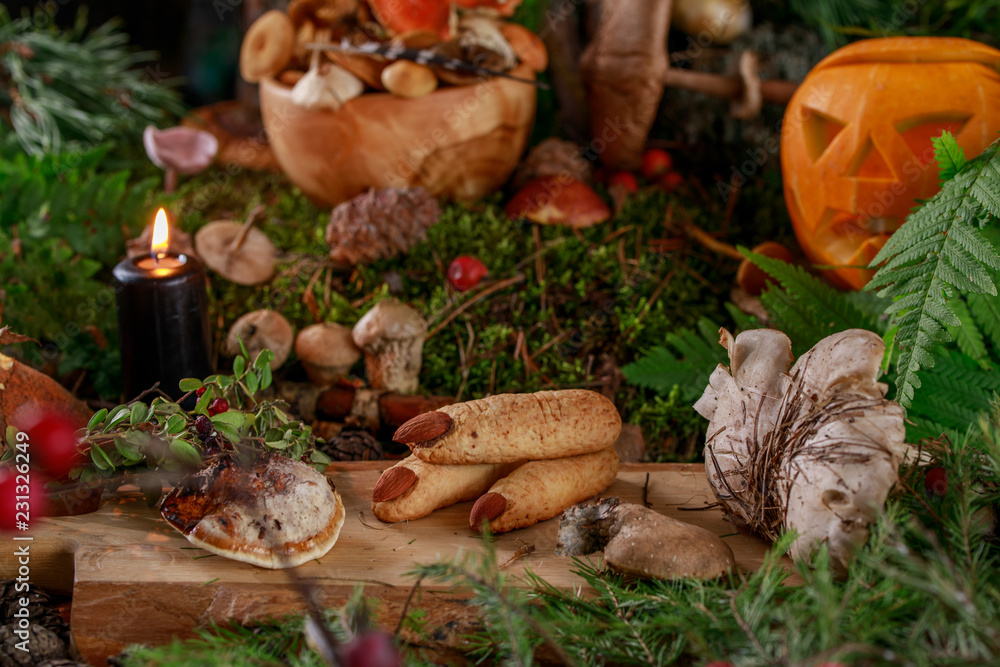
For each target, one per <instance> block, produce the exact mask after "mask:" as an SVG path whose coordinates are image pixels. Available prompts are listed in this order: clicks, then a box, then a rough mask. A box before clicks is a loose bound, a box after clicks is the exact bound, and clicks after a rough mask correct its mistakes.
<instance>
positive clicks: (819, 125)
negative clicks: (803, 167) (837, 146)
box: [802, 107, 847, 162]
mask: <svg viewBox="0 0 1000 667" xmlns="http://www.w3.org/2000/svg"><path fill="white" fill-rule="evenodd" d="M845 127H847V123H842V122H841V121H839V120H836V119H834V118H832V117H830V116H828V115H826V114H824V113H821V112H819V111H816V110H815V109H810V108H809V107H802V133H803V135H804V136H805V140H806V151H807V152H808V153H809V157H810V158H811V159H812V161H813V162H816V160H818V159H820V157H822V155H823V153H825V152H826V149H827V148H829V147H830V144H832V143H833V140H834V139H836V138H837V135H838V134H840V131H841V130H843V129H844V128H845Z"/></svg>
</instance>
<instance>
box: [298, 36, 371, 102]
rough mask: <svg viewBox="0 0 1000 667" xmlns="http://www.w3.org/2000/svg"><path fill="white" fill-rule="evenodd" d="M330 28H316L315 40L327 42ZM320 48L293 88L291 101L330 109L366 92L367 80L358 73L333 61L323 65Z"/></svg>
mask: <svg viewBox="0 0 1000 667" xmlns="http://www.w3.org/2000/svg"><path fill="white" fill-rule="evenodd" d="M330 34H331V33H330V29H329V28H324V29H322V30H318V31H317V32H316V41H317V42H319V43H320V44H327V43H329V41H330ZM320 54H321V51H320V50H316V51H313V53H312V57H311V58H310V60H309V71H308V72H306V73H305V75H303V77H302V78H301V79H300V80H299V82H298V83H296V84H295V86H294V87H293V88H292V102H293V103H294V104H296V105H297V106H300V107H302V108H304V109H331V110H333V111H336V110H337V109H339V108H340V107H341V106H343V104H344V102H346V101H347V100H350V99H353V98H355V97H357V96H358V95H360V94H361V93H363V92H364V89H365V84H364V83H363V82H362V81H361V79H359V78H358V77H356V76H354V75H353V74H351V73H350V72H348V71H347V70H346V69H344V68H343V67H340V66H339V65H335V64H334V63H329V62H328V63H324V64H323V65H322V67H321V66H320Z"/></svg>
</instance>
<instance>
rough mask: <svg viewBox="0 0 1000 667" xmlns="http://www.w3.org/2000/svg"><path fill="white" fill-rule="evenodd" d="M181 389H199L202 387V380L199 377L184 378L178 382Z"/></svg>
mask: <svg viewBox="0 0 1000 667" xmlns="http://www.w3.org/2000/svg"><path fill="white" fill-rule="evenodd" d="M177 385H178V386H179V387H180V389H181V391H197V390H198V389H201V388H202V386H203V385H202V383H201V380H199V379H198V378H184V379H183V380H181V381H180V382H178V383H177Z"/></svg>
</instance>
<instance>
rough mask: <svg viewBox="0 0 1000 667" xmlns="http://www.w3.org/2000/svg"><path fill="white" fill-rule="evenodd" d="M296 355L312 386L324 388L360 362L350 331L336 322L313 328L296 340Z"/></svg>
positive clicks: (307, 329) (315, 325)
mask: <svg viewBox="0 0 1000 667" xmlns="http://www.w3.org/2000/svg"><path fill="white" fill-rule="evenodd" d="M295 354H297V355H298V357H299V359H300V360H302V366H303V367H304V368H305V370H306V375H308V376H309V381H310V382H312V383H313V384H316V385H320V386H326V385H330V384H333V383H334V382H336V381H337V380H339V379H340V378H342V377H344V376H345V375H346V374H347V373H348V371H350V370H351V367H352V366H353V365H354V364H356V363H357V362H358V360H359V359H361V350H360V349H359V348H358V346H357V345H355V344H354V338H353V336H352V333H351V330H350V329H349V328H347V327H345V326H342V325H340V324H337V323H335V322H322V323H320V324H312V325H310V326H308V327H306V328H305V329H303V330H302V331H300V332H299V335H298V336H296V337H295Z"/></svg>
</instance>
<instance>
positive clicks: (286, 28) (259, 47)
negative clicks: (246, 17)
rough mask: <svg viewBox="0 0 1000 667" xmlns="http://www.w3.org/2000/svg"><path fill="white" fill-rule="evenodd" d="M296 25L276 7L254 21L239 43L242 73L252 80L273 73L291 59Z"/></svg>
mask: <svg viewBox="0 0 1000 667" xmlns="http://www.w3.org/2000/svg"><path fill="white" fill-rule="evenodd" d="M294 48H295V26H294V25H293V24H292V20H291V19H290V18H288V15H287V14H285V13H284V12H282V11H279V10H277V9H272V10H270V11H268V12H264V13H263V14H261V15H260V17H259V18H258V19H257V20H256V21H254V22H253V25H251V26H250V28H249V29H248V30H247V33H246V35H244V37H243V44H241V45H240V75H241V76H242V77H243V78H244V79H245V80H246V81H248V82H249V83H257V82H258V81H260V80H261V79H263V78H266V77H270V76H274V75H275V74H277V73H278V72H280V71H281V70H282V69H284V67H285V65H287V64H288V61H290V60H291V59H292V51H293V50H294Z"/></svg>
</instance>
